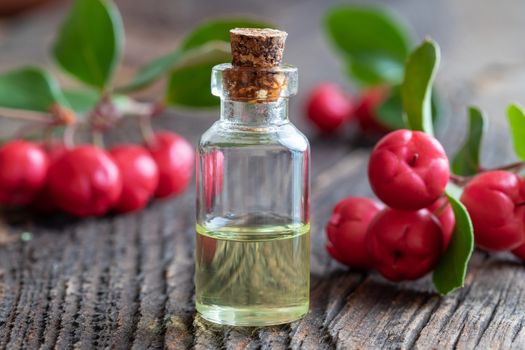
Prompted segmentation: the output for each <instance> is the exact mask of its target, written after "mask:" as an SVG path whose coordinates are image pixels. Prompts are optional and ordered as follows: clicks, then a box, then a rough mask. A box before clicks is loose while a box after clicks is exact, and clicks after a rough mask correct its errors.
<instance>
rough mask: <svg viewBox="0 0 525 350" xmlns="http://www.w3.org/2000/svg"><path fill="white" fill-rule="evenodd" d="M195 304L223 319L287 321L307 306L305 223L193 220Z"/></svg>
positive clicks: (264, 322)
mask: <svg viewBox="0 0 525 350" xmlns="http://www.w3.org/2000/svg"><path fill="white" fill-rule="evenodd" d="M196 243H197V244H196V245H197V249H196V267H195V268H196V273H195V284H196V291H197V295H196V308H197V310H198V311H199V313H200V314H201V315H202V316H203V317H204V318H205V319H207V320H209V321H212V322H215V323H220V324H228V325H239V326H243V325H249V326H265V325H275V324H282V323H288V322H291V321H294V320H297V319H299V318H301V317H302V316H304V314H306V313H307V312H308V304H309V289H310V286H309V281H310V276H309V275H310V256H309V254H310V225H309V224H306V225H305V224H302V225H280V226H242V227H238V226H237V227H220V228H217V227H214V229H213V230H210V229H208V228H206V227H205V226H201V225H197V242H196Z"/></svg>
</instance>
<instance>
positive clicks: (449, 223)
mask: <svg viewBox="0 0 525 350" xmlns="http://www.w3.org/2000/svg"><path fill="white" fill-rule="evenodd" d="M427 209H428V210H429V211H430V212H431V213H432V214H433V215H434V216H435V217H436V219H438V221H439V223H440V224H441V229H442V230H443V239H444V245H443V247H444V248H445V250H446V249H447V248H448V245H449V243H450V239H451V238H452V234H453V233H454V227H455V226H456V217H455V216H454V210H453V209H452V206H451V205H450V203H449V202H448V199H447V198H446V197H445V196H443V197H441V198H439V199H438V200H437V201H435V202H434V203H433V204H432V205H431V206H429V207H428V208H427Z"/></svg>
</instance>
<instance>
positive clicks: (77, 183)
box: [48, 145, 122, 217]
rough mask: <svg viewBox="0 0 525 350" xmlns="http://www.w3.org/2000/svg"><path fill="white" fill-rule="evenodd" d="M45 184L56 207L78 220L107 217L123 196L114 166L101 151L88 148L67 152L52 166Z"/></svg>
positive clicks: (119, 177) (119, 176)
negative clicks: (104, 215)
mask: <svg viewBox="0 0 525 350" xmlns="http://www.w3.org/2000/svg"><path fill="white" fill-rule="evenodd" d="M48 181H49V190H50V192H51V195H52V196H53V199H54V201H55V203H56V204H57V205H58V207H59V208H60V209H62V210H64V211H65V212H67V213H70V214H73V215H76V216H80V217H85V216H96V215H102V214H104V213H106V212H107V211H108V210H110V209H111V208H112V207H114V206H115V204H117V202H118V200H119V198H120V193H121V192H122V177H121V175H120V172H119V170H118V167H117V165H116V164H115V162H114V161H113V160H112V159H111V157H110V156H109V155H108V154H107V153H106V152H105V151H104V150H102V149H100V148H97V147H94V146H90V145H84V146H79V147H76V148H74V149H72V150H69V151H66V152H65V153H64V154H63V155H62V156H61V157H60V158H59V159H57V160H56V161H55V162H54V163H53V164H52V166H51V168H50V169H49V180H48Z"/></svg>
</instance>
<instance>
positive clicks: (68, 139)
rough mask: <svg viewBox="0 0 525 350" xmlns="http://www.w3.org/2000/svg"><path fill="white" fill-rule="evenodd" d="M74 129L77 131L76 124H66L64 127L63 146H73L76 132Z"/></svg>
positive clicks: (70, 147) (69, 147) (68, 147)
mask: <svg viewBox="0 0 525 350" xmlns="http://www.w3.org/2000/svg"><path fill="white" fill-rule="evenodd" d="M76 131H77V126H76V124H71V125H68V126H66V128H65V129H64V135H63V140H64V146H65V147H66V148H67V149H72V148H73V147H75V133H76Z"/></svg>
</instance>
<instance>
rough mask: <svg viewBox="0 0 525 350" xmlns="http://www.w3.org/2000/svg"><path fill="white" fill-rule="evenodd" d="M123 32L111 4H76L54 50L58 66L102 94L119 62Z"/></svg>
mask: <svg viewBox="0 0 525 350" xmlns="http://www.w3.org/2000/svg"><path fill="white" fill-rule="evenodd" d="M123 42H124V30H123V26H122V20H121V18H120V14H119V12H118V9H117V8H116V6H115V5H114V3H113V2H112V1H110V0H76V1H75V3H74V5H73V8H72V9H71V12H70V13H69V15H68V17H67V18H66V20H65V21H64V23H63V24H62V27H61V28H60V32H59V35H58V38H57V40H56V42H55V45H54V47H53V54H54V56H55V59H56V60H57V62H58V64H59V65H60V66H61V67H62V68H63V69H64V70H65V71H67V72H68V73H70V74H71V75H73V76H74V77H76V78H77V79H79V80H80V81H82V82H84V83H86V84H88V85H90V86H93V87H96V88H99V89H100V90H103V89H104V88H106V87H107V85H108V84H109V82H110V80H111V78H112V76H113V72H114V70H115V68H116V66H117V64H118V62H119V60H120V57H121V54H122V46H123Z"/></svg>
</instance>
